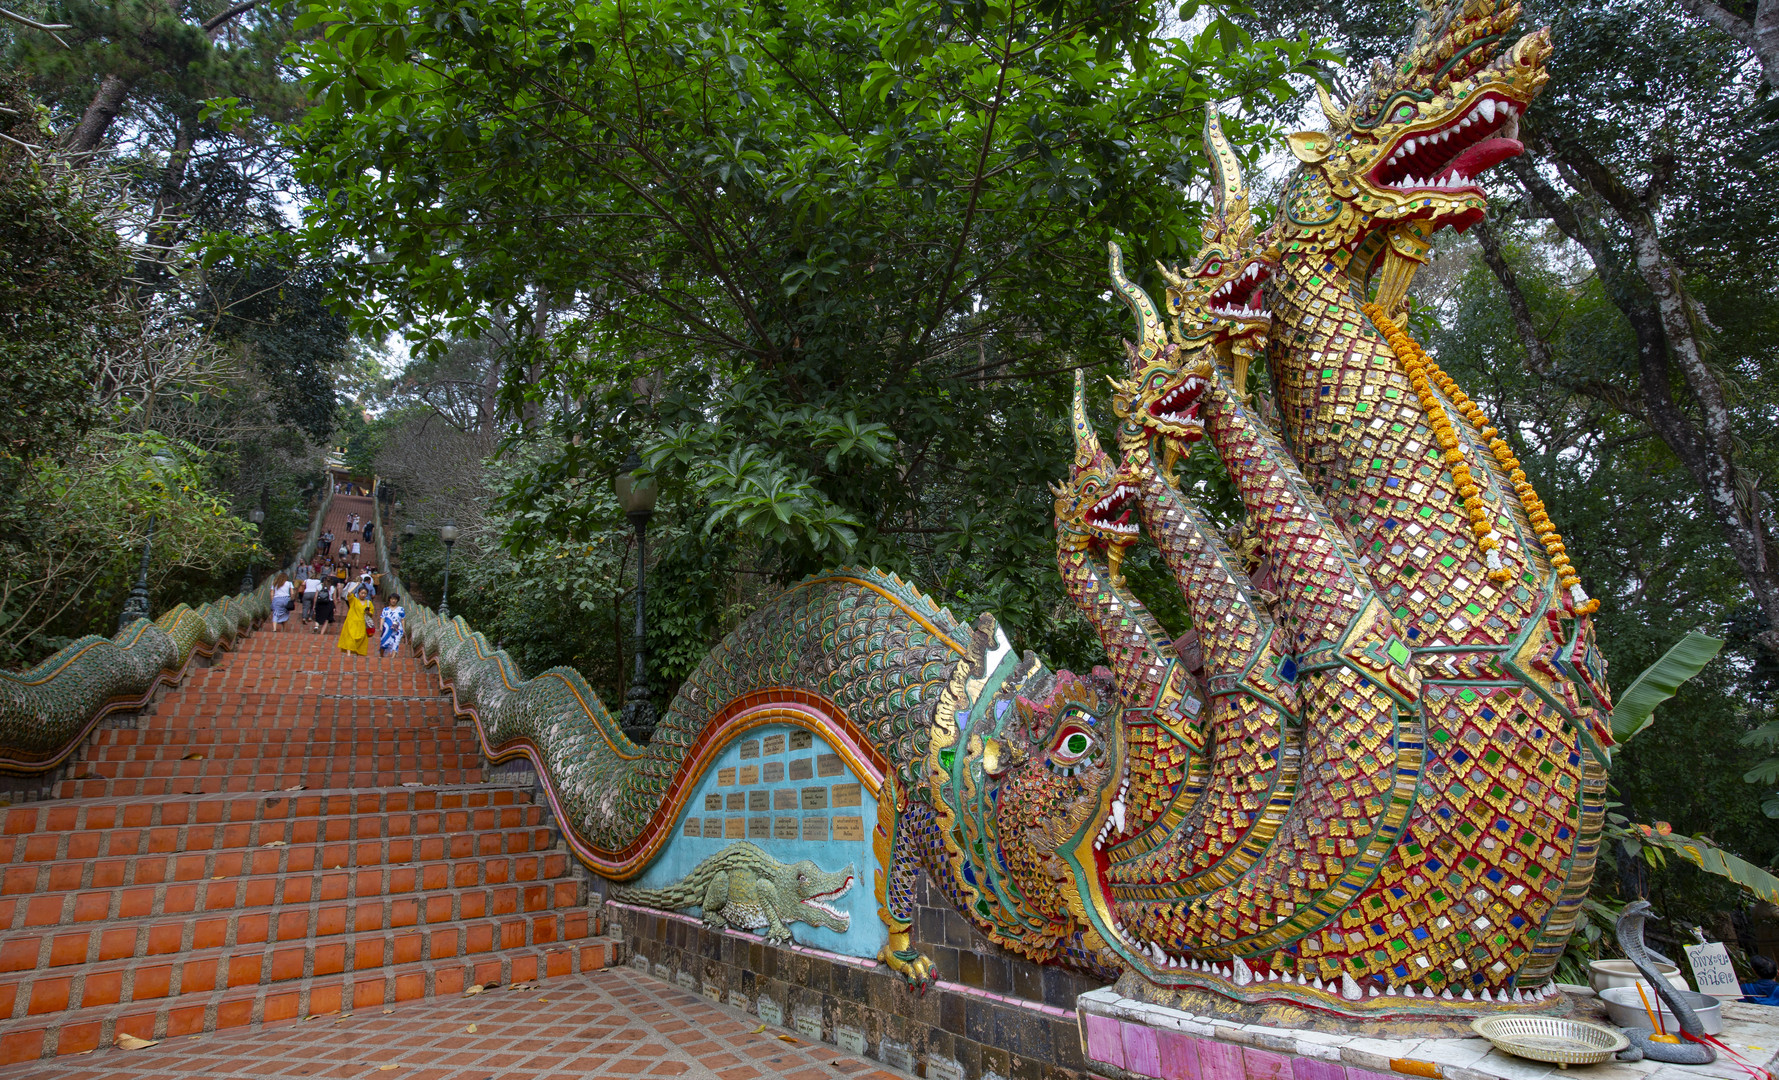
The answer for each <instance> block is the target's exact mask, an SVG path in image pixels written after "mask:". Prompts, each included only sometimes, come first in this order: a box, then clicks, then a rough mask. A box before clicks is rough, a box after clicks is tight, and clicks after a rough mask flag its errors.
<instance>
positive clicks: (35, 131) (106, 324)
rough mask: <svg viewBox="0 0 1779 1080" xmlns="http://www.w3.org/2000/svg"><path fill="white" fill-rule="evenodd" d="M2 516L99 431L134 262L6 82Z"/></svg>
mask: <svg viewBox="0 0 1779 1080" xmlns="http://www.w3.org/2000/svg"><path fill="white" fill-rule="evenodd" d="M0 135H5V136H6V139H5V140H4V141H0V430H3V431H4V432H5V435H4V436H3V437H0V505H3V504H4V503H5V502H6V501H8V500H10V499H11V498H12V497H13V495H14V494H15V493H16V490H17V488H18V485H19V484H20V483H22V482H23V478H24V473H25V470H26V469H27V468H28V467H29V465H30V463H31V462H32V461H34V460H35V459H36V458H38V457H39V456H40V455H50V456H52V457H60V456H62V455H65V454H67V453H68V452H70V451H72V450H73V449H74V447H75V446H76V445H77V444H78V443H79V441H80V439H81V437H82V436H83V435H85V433H86V430H87V428H88V427H89V426H90V425H91V423H92V421H93V415H94V412H95V411H96V410H95V406H96V398H95V397H94V394H93V382H94V379H95V378H96V377H97V375H98V372H99V365H98V362H97V354H98V353H99V352H100V351H101V350H103V349H105V348H107V347H114V345H115V341H114V340H113V338H114V331H115V324H114V322H113V318H115V317H116V316H117V315H119V314H121V313H120V312H119V311H118V304H117V299H118V294H119V292H120V291H121V290H122V288H123V286H124V278H125V275H127V274H128V272H129V269H130V262H129V258H128V256H127V254H126V252H125V250H124V246H123V244H122V242H121V241H120V240H119V239H118V236H117V233H116V231H115V229H114V228H113V224H112V221H111V219H110V218H109V217H108V216H107V215H106V214H104V213H103V212H102V211H101V209H100V207H99V206H98V205H96V200H95V194H98V195H100V196H101V197H102V195H103V193H102V192H95V190H94V188H95V186H96V185H94V184H92V183H91V182H90V180H89V179H88V178H87V177H85V176H83V175H82V174H81V173H79V172H77V171H74V170H71V169H68V168H65V167H62V166H61V165H60V164H59V163H57V162H55V161H53V160H52V161H45V160H41V159H42V158H44V156H45V154H46V151H47V149H48V147H49V146H50V145H51V144H52V141H53V135H52V133H51V131H50V129H49V126H48V123H47V119H46V118H45V117H43V116H42V115H40V113H39V111H38V109H37V107H36V103H35V102H34V101H32V100H31V99H30V98H29V97H28V96H26V95H25V94H24V93H23V92H22V90H21V88H20V85H19V82H18V80H17V79H14V78H0ZM107 316H111V317H107Z"/></svg>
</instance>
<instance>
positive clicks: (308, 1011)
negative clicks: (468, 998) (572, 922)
mask: <svg viewBox="0 0 1779 1080" xmlns="http://www.w3.org/2000/svg"><path fill="white" fill-rule="evenodd" d="M618 949H619V943H618V942H617V941H615V940H612V939H608V938H582V939H579V940H577V941H572V942H565V943H558V944H554V945H539V946H530V947H524V948H513V949H505V950H502V951H500V952H491V953H486V954H481V955H477V956H474V957H451V958H442V959H438V960H418V961H413V962H409V963H397V964H384V965H382V966H380V967H373V968H371V969H369V970H365V971H356V972H351V973H344V972H342V973H340V974H334V975H312V976H306V977H304V978H302V979H299V980H294V981H290V982H277V983H269V984H265V985H259V986H241V987H228V988H224V989H218V990H212V991H210V992H208V993H202V992H194V993H190V994H184V995H181V996H179V997H170V998H161V999H158V1000H149V1001H131V1002H120V1003H118V1004H115V1005H111V1006H92V1007H83V1008H77V1009H71V1010H69V1011H66V1012H61V1013H50V1014H44V1015H38V1016H25V1017H22V1018H19V1019H14V1020H8V1021H4V1022H0V1064H13V1063H17V1062H24V1061H35V1060H37V1059H38V1058H43V1057H55V1056H57V1055H59V1054H79V1053H84V1052H86V1051H88V1050H92V1049H94V1048H96V1047H100V1046H108V1045H110V1044H111V1043H112V1041H113V1040H114V1039H115V1038H116V1037H117V1035H118V1034H120V1033H124V1034H130V1035H134V1036H136V1037H137V1038H142V1039H165V1038H170V1037H173V1036H178V1035H195V1034H200V1033H202V1032H207V1031H222V1030H227V1029H230V1028H242V1027H249V1026H255V1027H257V1026H260V1025H262V1024H275V1023H282V1022H288V1021H293V1020H301V1019H304V1018H306V1017H310V1016H317V1015H320V1016H332V1015H334V1014H336V1013H341V1012H351V1011H353V1010H354V1009H369V1008H380V1007H386V1006H390V1005H394V1004H396V1003H398V1002H404V1001H417V1000H420V999H421V998H428V997H446V996H450V995H453V994H461V993H462V992H463V991H464V990H465V989H466V988H467V987H469V986H472V985H477V984H480V985H482V986H494V985H496V984H498V985H500V986H510V985H512V984H513V983H515V982H533V981H536V980H540V979H549V978H557V977H561V976H563V975H568V974H572V973H579V972H588V971H597V970H599V969H601V968H606V967H612V966H614V965H615V964H616V963H617V960H618Z"/></svg>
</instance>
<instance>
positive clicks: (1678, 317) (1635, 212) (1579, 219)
mask: <svg viewBox="0 0 1779 1080" xmlns="http://www.w3.org/2000/svg"><path fill="white" fill-rule="evenodd" d="M1774 2H1776V3H1779V0H1774ZM1542 136H1543V133H1531V139H1532V140H1535V141H1536V142H1537V143H1538V144H1539V147H1540V149H1541V150H1542V151H1543V152H1544V153H1545V154H1546V155H1547V156H1549V157H1551V158H1552V159H1554V160H1555V161H1557V162H1558V163H1559V164H1560V165H1562V166H1564V167H1565V168H1566V170H1567V174H1566V175H1568V176H1569V177H1571V183H1576V182H1578V181H1579V183H1580V184H1581V185H1583V186H1585V187H1586V188H1587V189H1588V192H1589V193H1590V194H1592V195H1593V196H1595V197H1597V199H1598V201H1599V203H1604V204H1605V207H1606V208H1607V209H1609V210H1610V211H1611V212H1612V213H1613V215H1614V216H1615V217H1617V218H1618V221H1619V225H1620V226H1621V227H1622V228H1623V229H1624V231H1625V233H1626V234H1628V236H1629V239H1630V248H1631V254H1632V259H1633V260H1634V263H1635V265H1634V267H1626V266H1624V265H1623V263H1622V261H1621V260H1620V258H1619V257H1618V255H1617V254H1616V253H1615V252H1614V251H1613V249H1612V248H1611V247H1610V246H1609V245H1608V244H1606V243H1605V242H1604V237H1603V230H1602V228H1601V223H1600V222H1598V221H1597V220H1593V219H1591V218H1590V217H1588V216H1586V215H1585V210H1578V209H1577V207H1576V206H1575V205H1573V204H1571V203H1570V202H1569V200H1567V199H1565V198H1563V196H1562V195H1561V194H1560V193H1559V192H1558V191H1556V189H1555V188H1553V187H1552V186H1551V185H1550V184H1549V183H1548V182H1547V181H1545V180H1544V178H1543V177H1542V176H1541V175H1539V174H1538V171H1537V168H1536V167H1535V166H1534V165H1533V164H1532V163H1530V162H1528V161H1525V160H1524V159H1519V160H1516V161H1515V162H1513V163H1512V168H1513V172H1514V174H1515V175H1516V176H1517V177H1518V178H1519V179H1520V181H1521V183H1522V184H1523V185H1524V186H1525V188H1526V191H1527V193H1528V194H1529V195H1530V196H1531V197H1532V199H1533V200H1534V201H1536V202H1537V203H1538V204H1539V206H1540V207H1541V208H1542V209H1543V210H1544V211H1545V212H1546V213H1548V214H1549V215H1550V218H1551V220H1552V222H1554V223H1555V224H1556V226H1557V228H1558V229H1559V230H1561V231H1562V232H1563V234H1564V235H1566V236H1568V237H1569V238H1570V239H1572V240H1574V241H1575V242H1576V243H1577V244H1579V245H1581V247H1582V248H1583V250H1585V251H1586V252H1587V253H1588V256H1589V258H1590V259H1591V260H1592V262H1593V264H1594V268H1595V270H1596V271H1597V272H1598V273H1599V275H1600V281H1601V283H1602V284H1603V285H1604V286H1605V287H1606V293H1607V295H1608V296H1609V297H1610V298H1611V300H1612V302H1613V304H1614V305H1615V306H1616V307H1617V308H1618V309H1619V311H1620V312H1622V313H1623V314H1624V316H1625V319H1626V320H1627V321H1628V322H1629V323H1630V324H1631V329H1632V332H1633V333H1634V334H1635V335H1636V340H1637V352H1638V384H1639V385H1638V392H1639V396H1640V397H1641V398H1642V401H1643V406H1644V414H1645V415H1644V419H1645V420H1646V421H1647V422H1648V423H1649V425H1650V427H1652V428H1653V429H1654V430H1655V433H1656V435H1657V436H1659V437H1660V438H1661V440H1662V441H1663V442H1664V443H1666V444H1667V445H1668V447H1669V449H1671V450H1672V451H1673V452H1674V455H1675V457H1677V458H1679V459H1680V463H1681V465H1682V466H1683V467H1684V468H1685V469H1686V471H1687V473H1688V475H1690V476H1691V477H1692V479H1693V482H1694V483H1695V484H1697V485H1698V488H1699V491H1700V493H1701V494H1703V495H1704V497H1705V504H1706V506H1707V507H1708V508H1709V510H1710V513H1711V516H1712V518H1713V520H1714V521H1716V523H1717V527H1718V532H1719V533H1720V535H1721V536H1722V537H1723V540H1724V542H1725V543H1726V544H1727V545H1728V546H1729V549H1730V552H1731V554H1732V555H1733V556H1734V557H1735V560H1736V565H1737V566H1738V567H1739V568H1740V569H1741V571H1742V576H1743V579H1744V580H1745V581H1746V582H1747V584H1748V588H1749V590H1750V592H1752V593H1753V596H1754V600H1755V602H1756V603H1757V604H1759V605H1760V608H1761V611H1762V612H1763V613H1764V614H1765V616H1766V619H1767V628H1766V630H1764V631H1763V632H1762V633H1761V635H1760V637H1759V641H1760V644H1761V645H1762V646H1763V647H1765V648H1766V649H1767V650H1768V651H1770V652H1773V653H1776V654H1779V575H1776V574H1775V573H1774V572H1773V561H1772V560H1771V559H1769V558H1768V556H1767V539H1766V536H1765V531H1766V530H1765V529H1764V527H1763V521H1762V516H1761V514H1760V511H1759V508H1758V506H1757V505H1754V504H1753V501H1752V500H1747V499H1744V498H1742V497H1741V495H1740V492H1741V491H1742V490H1743V488H1744V487H1745V486H1747V487H1750V488H1753V487H1757V486H1758V483H1759V478H1758V476H1753V475H1745V474H1744V472H1743V470H1741V469H1740V468H1739V467H1738V465H1737V463H1736V460H1735V443H1734V434H1735V432H1734V425H1733V418H1732V417H1731V415H1730V411H1729V405H1728V402H1727V396H1726V395H1725V393H1724V388H1723V384H1722V382H1721V380H1719V379H1718V377H1717V373H1716V372H1714V371H1712V370H1711V368H1710V366H1709V365H1708V364H1706V363H1705V359H1704V343H1703V342H1702V341H1701V339H1700V334H1699V327H1698V324H1697V322H1696V320H1695V319H1694V317H1693V314H1692V310H1691V309H1692V300H1691V298H1689V297H1688V296H1687V295H1686V291H1685V289H1684V287H1683V286H1682V284H1681V280H1680V273H1679V270H1678V268H1677V267H1675V265H1674V264H1673V261H1672V260H1671V259H1670V258H1669V257H1668V255H1667V253H1666V252H1665V251H1664V250H1663V249H1662V244H1661V237H1660V233H1659V231H1658V226H1657V224H1656V216H1657V215H1656V208H1655V206H1654V204H1655V203H1657V202H1659V199H1660V195H1659V193H1658V192H1657V191H1656V190H1653V189H1652V190H1651V191H1649V192H1646V193H1645V194H1644V195H1643V196H1641V197H1640V196H1638V195H1637V194H1635V193H1633V192H1632V191H1631V190H1630V189H1629V188H1628V187H1627V186H1626V185H1625V184H1624V183H1623V182H1622V181H1621V180H1620V179H1619V178H1618V176H1617V175H1616V174H1614V173H1613V172H1612V171H1611V170H1610V169H1609V168H1608V167H1607V166H1606V165H1605V164H1604V163H1602V162H1600V161H1598V160H1597V159H1595V158H1594V157H1593V156H1592V155H1591V154H1589V153H1588V152H1587V151H1586V150H1585V149H1584V148H1582V147H1580V146H1578V145H1575V144H1573V143H1570V142H1565V141H1560V140H1553V139H1549V138H1546V137H1542ZM1496 250H1497V253H1498V252H1499V247H1498V245H1497V248H1496ZM1485 258H1487V252H1486V241H1485ZM1497 277H1499V271H1497ZM1515 318H1516V322H1517V321H1518V315H1517V313H1516V316H1515ZM1523 332H1524V330H1522V333H1523ZM1528 347H1530V346H1528ZM1676 366H1677V367H1678V368H1679V369H1680V374H1681V376H1682V380H1683V382H1684V384H1685V386H1686V388H1687V390H1688V391H1689V392H1690V396H1691V398H1692V401H1691V402H1690V403H1689V404H1690V405H1691V407H1692V408H1695V409H1696V410H1697V413H1698V417H1699V422H1697V423H1695V421H1694V419H1693V418H1692V416H1690V415H1689V410H1688V409H1687V408H1683V407H1682V406H1680V405H1678V404H1677V403H1676V402H1675V401H1674V395H1673V378H1672V376H1673V369H1674V367H1676ZM1701 424H1702V428H1701ZM1750 481H1752V482H1750Z"/></svg>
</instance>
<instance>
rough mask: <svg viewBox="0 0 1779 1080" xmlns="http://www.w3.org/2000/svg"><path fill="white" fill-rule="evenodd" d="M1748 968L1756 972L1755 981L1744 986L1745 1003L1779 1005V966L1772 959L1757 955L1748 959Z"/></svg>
mask: <svg viewBox="0 0 1779 1080" xmlns="http://www.w3.org/2000/svg"><path fill="white" fill-rule="evenodd" d="M1748 967H1749V969H1750V970H1751V971H1753V972H1754V981H1753V982H1745V983H1743V984H1742V994H1743V998H1742V1000H1743V1001H1751V1002H1753V1003H1754V1004H1756V1005H1779V1000H1774V999H1775V998H1779V979H1775V978H1774V976H1775V975H1779V964H1775V963H1773V960H1772V958H1771V957H1768V956H1762V955H1761V954H1760V953H1755V954H1754V955H1753V956H1750V957H1749V958H1748Z"/></svg>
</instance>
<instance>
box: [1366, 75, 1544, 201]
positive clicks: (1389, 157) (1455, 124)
mask: <svg viewBox="0 0 1779 1080" xmlns="http://www.w3.org/2000/svg"><path fill="white" fill-rule="evenodd" d="M1524 108H1525V106H1524V105H1522V104H1520V103H1519V102H1516V101H1513V100H1511V99H1509V98H1507V97H1505V96H1503V95H1501V94H1498V93H1495V92H1492V91H1491V92H1489V93H1486V94H1483V95H1482V96H1481V97H1479V98H1478V99H1477V100H1476V101H1475V102H1472V103H1471V105H1470V107H1469V108H1468V109H1466V110H1465V111H1464V112H1463V113H1462V114H1460V115H1458V116H1455V117H1453V118H1452V119H1450V120H1448V121H1446V123H1445V124H1443V125H1441V126H1440V127H1438V128H1434V129H1431V130H1427V131H1413V132H1409V133H1407V134H1405V135H1403V136H1401V137H1400V138H1399V139H1397V141H1396V143H1395V145H1393V146H1392V147H1391V148H1390V150H1389V152H1388V153H1386V154H1385V155H1384V156H1383V158H1382V159H1381V160H1380V161H1379V162H1378V164H1377V165H1375V166H1373V167H1372V170H1371V173H1370V177H1371V182H1372V183H1374V184H1376V185H1378V186H1379V187H1384V188H1390V189H1392V190H1395V191H1425V190H1432V191H1467V192H1477V193H1479V194H1480V193H1481V191H1482V189H1481V187H1480V186H1479V185H1478V184H1477V183H1476V177H1477V176H1479V175H1481V174H1482V173H1483V172H1485V171H1487V170H1488V169H1491V168H1494V167H1495V166H1496V165H1499V164H1500V163H1501V162H1503V161H1506V160H1507V159H1508V158H1510V157H1516V156H1518V155H1519V154H1522V153H1524V152H1525V149H1526V147H1525V145H1524V144H1523V143H1521V142H1520V141H1519V139H1517V138H1515V136H1517V135H1518V134H1519V114H1520V112H1521V111H1522V110H1523V109H1524Z"/></svg>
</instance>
